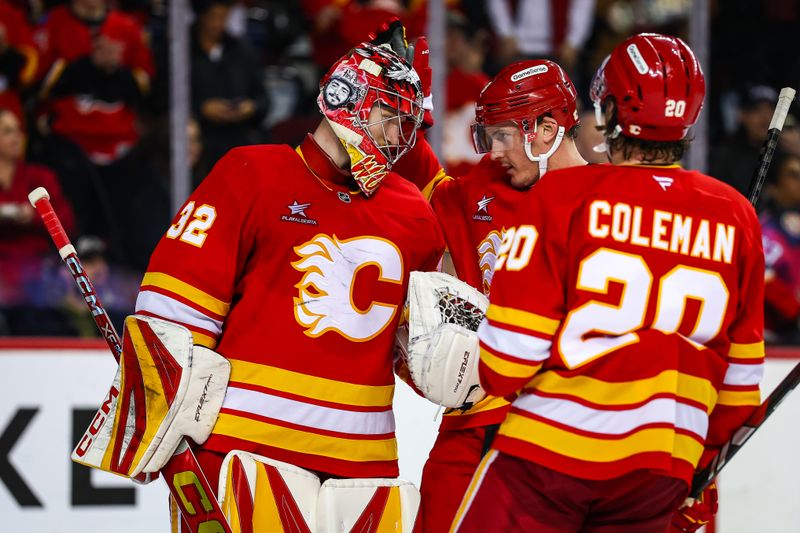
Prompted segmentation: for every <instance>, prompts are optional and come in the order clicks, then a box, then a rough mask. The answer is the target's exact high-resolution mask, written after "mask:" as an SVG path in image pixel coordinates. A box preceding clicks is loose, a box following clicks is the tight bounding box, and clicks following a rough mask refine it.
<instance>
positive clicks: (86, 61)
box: [37, 0, 153, 165]
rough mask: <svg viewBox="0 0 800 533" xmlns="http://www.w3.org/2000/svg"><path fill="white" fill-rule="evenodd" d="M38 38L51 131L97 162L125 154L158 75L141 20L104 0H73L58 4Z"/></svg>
mask: <svg viewBox="0 0 800 533" xmlns="http://www.w3.org/2000/svg"><path fill="white" fill-rule="evenodd" d="M37 39H38V40H39V44H40V46H41V47H42V69H40V72H42V73H44V72H46V73H47V74H46V77H45V80H44V86H43V88H42V94H41V96H42V98H43V100H44V102H45V104H46V105H45V107H46V112H47V114H48V117H49V119H50V122H51V123H50V129H51V130H52V132H53V133H55V134H58V135H62V136H64V137H66V138H68V139H70V140H71V141H73V142H74V143H76V144H77V145H78V146H80V147H81V148H82V149H83V150H84V152H85V153H86V154H87V155H88V157H89V159H90V160H91V161H92V162H93V163H95V164H98V165H107V164H109V163H111V162H113V161H116V160H117V159H119V158H120V157H122V156H123V155H125V154H126V153H127V152H128V151H129V150H130V149H131V148H132V147H133V146H134V145H135V144H136V141H137V140H138V137H139V136H138V132H137V131H136V115H137V112H136V105H137V104H138V103H139V101H140V99H141V98H142V96H143V95H144V94H145V93H146V92H147V91H148V89H149V85H150V77H151V76H152V75H153V58H152V56H151V54H150V50H149V48H148V47H147V45H146V43H145V37H144V32H143V31H142V28H141V27H140V26H139V25H138V23H137V22H136V21H135V20H134V19H132V18H130V17H129V16H127V15H124V14H122V13H120V12H118V11H115V10H113V9H108V7H107V6H106V2H105V0H72V2H70V3H69V5H64V6H59V7H56V8H53V10H52V11H51V12H50V14H49V16H48V18H47V20H46V21H45V23H44V24H43V25H42V27H41V28H40V30H39V33H38V35H37Z"/></svg>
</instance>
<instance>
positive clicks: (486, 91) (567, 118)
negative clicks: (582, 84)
mask: <svg viewBox="0 0 800 533" xmlns="http://www.w3.org/2000/svg"><path fill="white" fill-rule="evenodd" d="M576 99H577V93H576V92H575V86H574V85H573V84H572V81H571V80H570V79H569V77H568V76H567V73H566V72H564V70H563V69H562V68H561V67H560V66H558V65H557V64H556V63H553V62H552V61H548V60H546V59H535V60H530V61H519V62H517V63H512V64H511V65H509V66H507V67H505V68H504V69H503V70H501V71H500V72H499V73H498V74H497V76H495V78H494V79H493V80H492V81H490V82H489V83H488V84H487V85H486V87H484V88H483V90H482V91H481V94H480V96H478V101H477V102H476V104H475V124H473V125H472V140H473V144H474V146H475V151H476V152H477V153H479V154H483V153H486V152H489V151H490V150H491V148H492V143H491V139H490V138H489V136H488V135H487V134H486V126H490V125H493V124H498V123H500V122H506V121H511V122H514V123H515V124H516V125H517V126H518V127H519V128H520V131H521V132H522V136H523V139H524V142H525V153H526V154H527V156H528V158H529V159H530V160H531V161H537V162H539V166H540V175H542V174H544V172H545V171H546V169H547V159H548V158H549V157H550V156H551V155H552V154H553V153H554V152H555V151H556V150H557V149H558V146H559V145H560V144H561V139H562V137H563V136H564V132H565V131H569V130H570V129H571V128H572V127H573V126H575V125H576V124H578V123H579V119H578V110H577V107H576ZM545 113H549V114H550V115H551V116H552V117H553V119H555V121H556V122H558V125H559V133H558V137H557V140H556V142H554V143H553V146H552V147H551V148H550V150H549V151H548V152H547V153H545V154H539V155H534V154H533V153H532V152H531V142H532V141H533V139H534V138H535V137H536V121H537V119H538V118H539V117H540V116H542V115H544V114H545Z"/></svg>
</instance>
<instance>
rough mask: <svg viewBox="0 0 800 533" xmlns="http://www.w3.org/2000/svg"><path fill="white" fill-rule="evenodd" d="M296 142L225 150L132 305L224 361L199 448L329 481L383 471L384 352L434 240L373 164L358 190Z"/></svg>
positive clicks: (387, 354)
mask: <svg viewBox="0 0 800 533" xmlns="http://www.w3.org/2000/svg"><path fill="white" fill-rule="evenodd" d="M340 172H341V171H339V170H338V169H336V168H335V167H334V166H333V165H332V163H331V162H330V160H329V159H327V157H326V156H324V154H323V153H322V152H321V151H320V149H319V148H318V147H317V145H316V144H315V143H314V142H313V139H312V138H311V137H310V136H309V138H308V139H307V140H306V141H305V142H304V143H303V145H302V146H301V147H300V148H298V149H297V150H296V151H295V150H293V149H291V148H290V147H288V146H273V145H270V146H254V147H245V148H238V149H235V150H232V151H231V152H229V153H228V155H226V156H225V157H224V158H223V159H222V160H221V161H220V162H219V163H218V164H217V165H216V167H215V168H214V170H213V171H212V172H211V174H209V176H208V177H207V178H206V179H205V180H204V181H203V183H202V184H201V185H200V187H198V189H197V190H196V191H195V192H194V193H193V194H192V196H191V197H190V198H189V201H188V202H187V203H186V205H185V206H184V208H183V210H182V211H181V213H180V214H179V215H178V216H177V217H176V220H175V223H174V224H173V225H172V227H170V229H169V230H168V231H167V233H166V235H165V236H164V238H163V239H162V240H161V242H160V243H159V245H158V247H157V248H156V250H155V252H154V254H153V256H152V258H151V262H150V266H149V268H148V272H147V274H146V275H145V278H144V281H143V283H142V291H141V293H140V295H139V298H138V301H137V306H136V307H137V312H140V313H145V314H150V315H155V316H160V317H164V318H167V319H170V320H174V321H176V322H180V323H182V324H184V325H186V326H187V327H188V328H189V329H190V330H192V331H193V332H194V334H195V340H196V342H198V343H200V344H204V345H208V346H212V347H213V346H216V350H217V351H218V352H220V353H221V354H222V355H224V356H225V357H226V358H228V359H229V360H230V361H231V363H232V374H231V381H230V384H229V386H228V391H227V394H226V397H225V402H224V404H223V407H222V412H221V414H220V416H219V419H218V420H217V423H216V426H215V427H214V430H213V434H212V436H211V438H210V439H209V440H208V442H207V443H206V444H205V445H204V446H205V447H207V448H209V449H212V450H216V451H220V452H227V451H229V450H232V449H241V450H248V451H252V452H256V453H259V454H262V455H265V456H267V457H272V458H275V459H278V460H281V461H286V462H289V463H292V464H295V465H298V466H301V467H304V468H308V469H312V470H317V471H322V472H326V473H330V474H333V475H337V476H345V477H394V476H397V475H398V469H397V444H396V442H395V437H394V417H393V414H392V396H393V393H394V376H393V372H392V356H393V346H394V336H395V330H396V328H397V324H398V321H399V319H400V316H401V315H402V307H403V303H404V301H405V296H406V289H407V283H408V276H409V272H410V271H412V270H433V269H435V268H436V266H437V264H438V262H439V259H440V256H441V253H442V249H443V247H444V242H443V238H442V235H441V231H440V230H439V227H438V224H437V222H436V218H435V215H434V213H433V211H432V209H431V208H430V206H429V204H428V203H427V202H426V201H425V200H424V198H422V196H421V195H420V193H419V191H418V190H417V189H416V188H415V187H414V186H413V185H412V184H411V183H408V182H406V181H405V180H403V179H402V178H400V177H399V176H398V175H396V174H391V173H390V174H389V175H388V176H387V177H386V179H385V180H384V181H383V182H382V184H381V187H380V189H379V190H378V192H377V193H376V194H375V195H374V196H373V197H372V198H370V199H365V198H364V197H363V195H361V194H359V193H358V192H357V191H352V190H348V189H347V188H346V187H345V186H343V185H337V184H336V182H337V181H338V182H339V183H341V182H342V179H343V176H342V175H341V174H340Z"/></svg>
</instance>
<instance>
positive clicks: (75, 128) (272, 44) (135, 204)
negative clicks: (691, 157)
mask: <svg viewBox="0 0 800 533" xmlns="http://www.w3.org/2000/svg"><path fill="white" fill-rule="evenodd" d="M435 1H444V2H445V7H446V10H447V11H446V21H447V24H446V26H447V34H446V40H445V45H446V64H447V73H446V95H445V101H446V104H445V106H446V108H445V110H444V121H440V122H443V123H437V125H436V126H435V127H436V128H442V135H443V144H442V147H441V154H440V156H441V157H442V158H443V161H444V163H445V164H446V167H447V170H448V172H449V173H450V174H451V175H453V176H459V175H463V174H464V173H465V172H467V171H468V170H469V168H470V166H471V165H473V164H474V163H475V162H476V160H477V158H478V156H476V155H475V154H474V152H473V149H472V144H471V140H470V137H469V124H470V123H471V122H472V120H473V118H474V109H473V104H474V101H475V98H476V97H477V95H478V93H479V92H480V90H481V88H482V87H483V86H484V85H485V84H486V82H487V81H488V80H489V79H490V77H491V76H492V75H494V74H495V73H496V72H497V71H499V69H500V68H502V67H503V66H504V65H506V64H508V63H509V62H511V61H515V60H519V59H525V58H542V57H546V58H550V59H553V60H555V61H557V62H558V63H559V64H561V65H562V66H563V67H564V68H565V69H566V70H567V71H568V72H569V73H570V75H571V77H572V79H573V81H574V82H575V84H576V86H577V89H578V93H579V95H580V96H581V98H582V102H581V104H582V109H583V111H582V121H583V125H582V127H581V130H580V134H579V146H580V149H581V151H582V153H583V155H584V157H585V158H586V159H587V160H589V161H591V162H605V156H604V155H603V154H601V153H597V152H594V151H593V150H592V148H593V147H594V146H595V145H596V144H598V143H599V142H600V140H601V139H600V138H599V134H598V133H597V132H596V131H595V129H594V127H593V126H594V114H593V111H592V108H591V104H590V102H589V101H588V87H589V83H590V81H591V77H592V74H593V72H594V70H595V69H596V68H597V66H598V65H599V64H600V62H601V61H602V60H603V58H604V57H605V56H606V55H607V54H608V53H609V52H610V51H611V49H612V48H613V47H614V45H616V44H617V43H618V42H619V41H621V40H622V39H624V38H625V37H627V36H628V35H631V34H633V33H637V32H642V31H655V32H660V33H666V34H670V35H676V36H679V37H682V38H684V39H686V40H687V41H689V42H690V44H692V43H691V41H690V40H689V39H688V29H689V17H690V16H691V13H692V2H691V0H461V1H457V0H435ZM709 5H710V10H711V11H710V20H711V25H710V31H711V33H710V36H709V42H710V50H709V61H708V65H705V70H706V77H707V80H708V85H709V93H708V96H707V99H706V105H705V108H704V111H703V113H706V114H707V118H708V133H709V154H708V161H707V165H706V170H707V171H708V172H709V173H710V174H711V175H713V176H715V177H716V178H718V179H721V180H723V181H726V182H728V183H730V184H731V185H732V186H734V187H736V188H737V189H739V190H740V191H742V193H745V192H746V189H747V186H748V182H749V180H750V177H751V175H752V172H753V169H754V168H755V166H756V163H757V159H758V153H759V148H760V146H761V144H762V142H763V140H764V138H765V136H766V133H767V127H768V125H769V122H770V118H771V115H772V110H773V107H774V104H775V102H776V100H777V94H778V92H777V89H778V88H780V87H784V86H791V87H794V88H798V87H800V83H799V82H800V53H798V51H797V50H798V49H797V47H796V46H795V44H796V39H797V35H798V34H800V1H798V0H761V1H759V2H753V1H752V0H724V1H723V0H716V1H714V0H711V1H710V2H709ZM191 6H192V10H193V12H194V13H193V22H192V25H191V31H190V33H191V44H190V57H191V61H190V65H189V67H190V80H191V81H190V85H191V104H190V108H191V113H192V117H193V118H192V119H191V120H190V121H189V124H187V126H186V134H187V137H188V141H189V153H188V154H187V159H188V162H189V164H190V165H191V172H192V179H193V182H194V185H197V184H198V183H199V182H200V181H201V180H202V179H203V177H204V176H205V175H206V174H207V173H208V171H209V170H210V169H211V167H212V166H213V165H214V163H215V162H216V161H217V160H218V159H219V158H220V157H221V156H222V155H223V154H224V153H225V152H226V151H227V150H229V149H230V148H232V147H234V146H239V145H244V144H259V143H285V144H290V145H296V144H299V142H300V141H301V140H302V138H303V136H304V135H305V134H306V132H308V131H310V130H313V128H314V127H315V126H316V125H317V123H318V122H319V120H320V115H319V113H318V111H317V105H316V97H317V93H318V82H319V79H320V77H321V75H322V74H323V73H324V72H325V71H326V70H327V68H328V66H329V65H330V64H331V63H332V62H333V61H334V60H336V59H337V58H338V57H339V56H340V55H342V54H343V53H344V52H345V51H347V50H348V49H349V48H350V47H352V46H353V45H355V44H357V43H358V42H360V41H362V40H365V39H366V38H367V36H368V33H369V32H370V31H372V30H373V29H375V28H376V27H377V26H378V24H379V23H380V22H382V21H384V20H386V19H388V18H389V17H391V16H398V17H400V18H401V19H402V20H403V21H404V23H405V25H406V27H407V29H408V36H409V38H413V37H414V36H416V35H422V34H424V33H425V28H426V17H427V12H428V6H427V0H297V1H289V0H283V1H279V0H244V1H242V0H192V2H191ZM167 7H168V6H167V5H166V0H117V1H113V0H69V1H57V0H0V336H10V335H15V336H81V337H92V336H96V335H97V332H96V328H95V326H94V324H93V322H92V319H91V317H90V316H89V315H88V314H87V312H86V309H85V306H84V304H83V302H82V301H81V299H80V297H79V295H78V293H77V291H76V290H75V288H74V287H73V286H72V279H71V277H70V276H69V274H68V272H66V270H65V269H64V268H63V267H62V266H61V265H60V263H59V257H58V254H57V253H56V251H55V249H54V247H53V245H52V243H51V242H50V239H49V237H48V235H47V233H46V232H45V230H44V228H43V226H42V225H41V222H40V221H39V217H38V216H37V215H36V214H35V213H34V211H33V209H32V208H31V207H30V205H29V204H28V201H27V194H28V192H29V191H30V190H32V189H33V188H34V187H36V186H41V185H43V186H46V187H47V188H48V190H49V192H50V195H51V201H52V202H53V205H54V207H55V209H56V211H57V213H58V214H59V216H60V217H61V220H62V222H63V223H64V225H65V227H66V229H67V231H68V233H69V234H70V236H71V237H72V239H73V242H75V243H76V245H77V249H78V254H79V256H80V257H81V260H82V262H83V264H84V266H85V267H86V269H87V271H88V272H89V274H90V277H91V279H92V280H93V282H94V284H95V286H96V287H97V289H98V292H99V294H100V297H101V300H102V301H103V303H104V304H105V306H106V307H107V310H108V311H109V314H110V315H111V316H112V319H113V320H114V321H115V323H116V324H118V325H119V324H120V323H121V319H122V317H124V316H125V315H126V314H129V313H130V312H132V310H133V305H134V301H135V297H136V293H137V290H138V285H139V282H140V280H141V277H142V273H143V272H144V270H145V268H146V266H147V260H148V257H149V254H150V252H151V251H152V249H153V247H154V246H155V244H156V243H157V241H158V239H159V238H160V236H161V234H162V233H163V232H164V231H165V229H166V228H167V226H168V225H169V223H170V220H171V218H172V213H171V212H170V199H169V190H170V182H169V180H170V174H169V168H170V167H169V135H168V132H169V124H168V116H169V113H168V111H169V106H168V101H169V98H168V89H169V82H170V80H169V71H168V68H167V58H168V52H169V41H168V35H167V28H168V24H167ZM436 98H437V97H436V95H434V102H436ZM799 110H800V108H795V107H793V108H792V112H791V114H790V116H789V118H788V120H787V127H786V129H784V132H783V135H782V138H781V143H780V149H779V152H778V154H777V156H776V158H775V160H774V162H773V164H772V168H771V171H770V175H769V178H768V182H767V185H766V187H765V190H764V193H763V195H762V201H761V203H760V205H759V212H760V214H761V219H762V224H763V231H764V247H765V255H766V262H767V289H766V292H767V294H766V302H765V305H766V310H767V326H768V329H769V333H768V338H769V339H770V341H772V342H778V343H798V342H800V334H798V316H799V315H800V124H798V123H797V119H798V118H800V113H799V112H798V111H799Z"/></svg>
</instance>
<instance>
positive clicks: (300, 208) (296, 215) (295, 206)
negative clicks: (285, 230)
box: [281, 200, 317, 226]
mask: <svg viewBox="0 0 800 533" xmlns="http://www.w3.org/2000/svg"><path fill="white" fill-rule="evenodd" d="M286 207H288V208H289V213H290V214H289V215H281V220H283V221H285V222H297V223H299V224H311V225H312V226H316V225H317V221H316V220H314V219H313V218H308V215H306V209H308V208H309V207H311V202H309V203H307V204H299V203H297V200H295V201H294V202H292V203H291V205H287V206H286Z"/></svg>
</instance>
